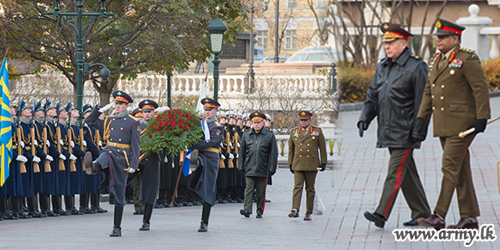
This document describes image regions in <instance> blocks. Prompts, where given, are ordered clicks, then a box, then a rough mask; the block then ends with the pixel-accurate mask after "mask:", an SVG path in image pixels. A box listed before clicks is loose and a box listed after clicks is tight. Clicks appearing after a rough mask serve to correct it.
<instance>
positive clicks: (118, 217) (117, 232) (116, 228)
mask: <svg viewBox="0 0 500 250" xmlns="http://www.w3.org/2000/svg"><path fill="white" fill-rule="evenodd" d="M122 217H123V207H119V206H115V216H114V225H113V231H111V233H110V234H109V237H120V236H122V228H121V227H120V226H121V224H122Z"/></svg>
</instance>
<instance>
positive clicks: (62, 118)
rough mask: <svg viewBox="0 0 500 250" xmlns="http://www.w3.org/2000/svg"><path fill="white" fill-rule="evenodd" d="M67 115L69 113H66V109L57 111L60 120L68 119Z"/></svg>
mask: <svg viewBox="0 0 500 250" xmlns="http://www.w3.org/2000/svg"><path fill="white" fill-rule="evenodd" d="M68 117H69V115H68V112H67V111H66V110H63V111H61V112H60V113H59V119H60V120H64V119H68Z"/></svg>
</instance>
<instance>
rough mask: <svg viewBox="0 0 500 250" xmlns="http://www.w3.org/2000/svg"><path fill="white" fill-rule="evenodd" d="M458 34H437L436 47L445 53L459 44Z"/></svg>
mask: <svg viewBox="0 0 500 250" xmlns="http://www.w3.org/2000/svg"><path fill="white" fill-rule="evenodd" d="M459 43H460V42H459V38H458V36H454V35H440V36H437V49H438V50H439V51H441V53H446V52H448V51H450V50H451V49H453V48H455V46H457V45H458V44H459Z"/></svg>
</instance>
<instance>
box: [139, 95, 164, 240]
mask: <svg viewBox="0 0 500 250" xmlns="http://www.w3.org/2000/svg"><path fill="white" fill-rule="evenodd" d="M139 108H140V109H141V110H142V113H143V115H144V119H143V120H142V122H141V125H140V126H141V131H145V130H146V128H147V127H148V126H149V122H150V121H151V120H152V119H153V118H154V117H155V109H156V108H158V104H157V103H156V102H154V101H152V100H144V101H142V102H140V103H139ZM139 166H140V169H141V171H140V175H141V176H140V177H141V187H140V189H141V192H140V196H139V200H140V201H141V203H143V204H144V217H143V220H142V227H141V228H139V230H141V231H147V230H149V225H150V220H151V215H152V213H153V206H154V205H155V203H156V197H157V196H158V189H159V185H160V154H158V153H153V154H150V155H147V156H146V157H144V160H142V161H141V162H140V163H139Z"/></svg>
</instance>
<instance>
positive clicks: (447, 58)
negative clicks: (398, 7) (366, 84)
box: [417, 19, 490, 229]
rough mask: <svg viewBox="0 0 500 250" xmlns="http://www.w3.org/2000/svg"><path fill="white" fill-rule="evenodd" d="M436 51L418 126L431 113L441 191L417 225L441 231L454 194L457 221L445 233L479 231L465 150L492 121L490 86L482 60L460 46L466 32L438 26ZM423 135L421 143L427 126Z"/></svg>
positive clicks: (444, 22) (441, 22)
mask: <svg viewBox="0 0 500 250" xmlns="http://www.w3.org/2000/svg"><path fill="white" fill-rule="evenodd" d="M436 29H437V31H436V33H434V35H437V49H438V50H439V52H438V53H437V54H436V55H435V56H434V57H433V58H432V59H431V63H430V65H429V79H428V80H427V85H425V91H424V95H423V98H422V104H421V105H420V110H419V112H418V116H417V117H418V121H420V123H422V124H427V123H428V122H429V120H430V117H431V115H432V114H434V118H433V122H434V123H433V124H434V126H433V128H434V137H439V139H440V141H441V147H442V149H443V159H442V166H441V171H442V172H443V179H442V182H441V191H440V193H439V197H438V201H437V204H436V207H435V209H434V213H433V214H432V215H431V216H429V217H428V218H422V219H419V220H418V223H419V224H420V225H422V226H425V227H434V228H436V229H441V228H444V227H445V220H444V219H445V217H446V214H447V213H448V209H449V207H450V202H451V199H452V197H453V193H454V192H455V190H456V192H457V201H458V208H459V211H460V220H459V221H458V223H457V224H455V225H450V226H448V228H453V229H477V228H478V222H477V217H478V216H479V215H480V213H479V206H478V202H477V197H476V192H475V190H474V184H473V182H472V172H471V167H470V153H469V146H470V145H471V143H472V141H473V140H474V138H475V137H476V135H477V133H480V132H483V131H484V130H485V129H486V120H487V119H489V118H490V102H489V95H488V85H487V83H486V79H485V76H484V73H483V69H482V68H481V61H480V60H479V58H478V56H477V55H476V53H474V52H473V51H470V50H467V49H464V48H461V47H460V39H461V37H462V31H463V30H464V29H465V27H462V26H460V25H458V24H455V23H452V22H450V21H447V20H443V19H438V21H437V22H436ZM422 127H425V129H423V130H422V133H420V135H421V140H424V139H425V135H426V133H427V127H426V126H422ZM468 129H473V131H474V132H473V133H472V134H470V135H466V136H465V137H459V136H458V135H459V133H460V132H461V131H465V130H468Z"/></svg>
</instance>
